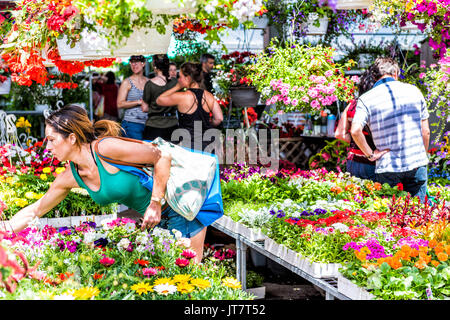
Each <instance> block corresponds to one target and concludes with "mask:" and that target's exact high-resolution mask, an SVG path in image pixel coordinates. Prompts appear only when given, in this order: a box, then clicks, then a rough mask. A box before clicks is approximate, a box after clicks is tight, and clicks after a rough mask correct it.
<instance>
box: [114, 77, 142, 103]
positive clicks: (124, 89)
mask: <svg viewBox="0 0 450 320" xmlns="http://www.w3.org/2000/svg"><path fill="white" fill-rule="evenodd" d="M130 89H131V85H130V82H129V81H127V79H125V80H124V81H122V83H121V84H120V87H119V92H118V94H117V108H119V109H120V108H123V109H128V108H133V107H137V106H140V105H141V104H142V99H140V100H135V101H127V95H128V91H130Z"/></svg>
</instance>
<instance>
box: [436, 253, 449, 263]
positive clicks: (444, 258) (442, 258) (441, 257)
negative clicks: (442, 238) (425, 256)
mask: <svg viewBox="0 0 450 320" xmlns="http://www.w3.org/2000/svg"><path fill="white" fill-rule="evenodd" d="M437 258H438V260H439V261H442V262H444V261H447V259H448V255H447V254H446V253H445V252H441V253H439V254H438V255H437Z"/></svg>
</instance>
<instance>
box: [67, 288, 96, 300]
mask: <svg viewBox="0 0 450 320" xmlns="http://www.w3.org/2000/svg"><path fill="white" fill-rule="evenodd" d="M99 293H100V290H98V289H97V288H96V287H85V288H81V289H78V290H76V291H75V292H74V293H73V296H74V297H75V298H77V299H80V300H89V299H92V298H93V297H95V296H97V295H98V294H99Z"/></svg>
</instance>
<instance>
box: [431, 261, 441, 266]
mask: <svg viewBox="0 0 450 320" xmlns="http://www.w3.org/2000/svg"><path fill="white" fill-rule="evenodd" d="M431 264H432V265H433V266H435V267H437V266H438V265H440V263H439V261H436V260H431Z"/></svg>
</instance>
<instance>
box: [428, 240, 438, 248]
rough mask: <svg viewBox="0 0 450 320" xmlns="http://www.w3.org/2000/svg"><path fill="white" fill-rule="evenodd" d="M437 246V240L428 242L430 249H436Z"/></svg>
mask: <svg viewBox="0 0 450 320" xmlns="http://www.w3.org/2000/svg"><path fill="white" fill-rule="evenodd" d="M437 244H438V243H437V241H436V240H435V239H431V240H430V241H428V246H429V247H430V248H434V247H436V245H437Z"/></svg>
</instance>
